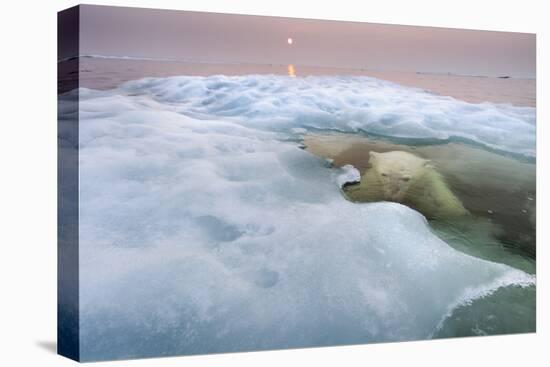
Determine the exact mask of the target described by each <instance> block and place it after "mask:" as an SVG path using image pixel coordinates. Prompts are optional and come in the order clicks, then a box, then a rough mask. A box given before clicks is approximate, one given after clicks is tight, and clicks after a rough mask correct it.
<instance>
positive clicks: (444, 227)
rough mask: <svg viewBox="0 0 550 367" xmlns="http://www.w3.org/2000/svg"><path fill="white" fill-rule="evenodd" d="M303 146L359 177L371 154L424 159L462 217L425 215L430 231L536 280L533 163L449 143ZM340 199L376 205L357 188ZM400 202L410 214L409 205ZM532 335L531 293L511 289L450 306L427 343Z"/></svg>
mask: <svg viewBox="0 0 550 367" xmlns="http://www.w3.org/2000/svg"><path fill="white" fill-rule="evenodd" d="M304 144H305V146H306V149H307V150H308V151H310V152H311V153H314V154H316V155H319V156H321V157H324V158H328V159H332V160H333V165H334V166H336V167H340V166H343V165H346V164H352V165H353V166H354V167H355V168H357V169H358V170H359V171H360V172H361V175H363V174H364V173H365V171H367V170H368V169H370V168H371V165H370V164H369V152H371V151H372V152H377V153H384V152H390V151H405V152H408V153H411V154H414V155H416V156H418V157H420V158H423V159H429V160H430V164H431V166H433V168H434V169H435V170H436V171H437V172H438V173H439V174H440V175H441V176H442V178H443V180H444V182H445V183H446V185H448V187H449V189H450V190H451V191H452V193H453V194H454V195H455V196H456V197H457V198H458V199H459V200H460V202H461V203H462V205H463V206H464V208H465V209H466V210H467V211H468V213H469V214H468V215H465V216H459V217H455V218H438V217H430V216H428V215H426V217H427V219H428V221H429V223H430V226H431V227H432V230H433V231H434V233H435V234H437V235H438V236H439V237H440V238H441V239H443V240H444V241H445V242H447V243H448V244H449V245H450V246H452V247H454V248H455V249H456V250H459V251H462V252H464V253H466V254H469V255H472V256H476V257H479V258H483V259H485V260H489V261H493V262H498V263H503V264H507V265H509V266H512V267H514V268H517V269H520V270H523V271H525V272H527V273H530V274H536V263H535V259H536V205H535V203H536V168H535V167H536V165H535V163H534V162H528V161H526V160H521V159H517V158H514V157H510V156H506V155H502V154H498V153H496V152H491V151H487V150H484V149H483V148H480V147H475V146H471V145H467V144H462V143H456V142H455V143H445V144H417V145H411V144H403V142H395V141H389V140H385V139H381V138H373V137H368V136H360V135H349V134H338V133H328V134H321V133H319V134H314V135H313V134H312V135H308V136H306V137H305V138H304ZM343 193H344V195H346V197H347V198H348V199H349V200H351V201H363V202H365V201H366V202H374V201H382V200H384V198H381V197H375V196H373V195H372V194H369V193H368V192H366V191H365V192H361V188H360V185H352V186H348V187H346V188H345V189H343ZM402 204H405V205H409V206H413V208H414V205H410V203H407V202H403V203H402ZM415 209H417V210H419V208H415ZM419 211H422V210H419ZM424 214H425V213H424ZM535 330H536V287H535V286H530V287H527V288H522V287H516V286H514V287H506V288H501V289H499V290H497V291H496V292H494V293H493V294H490V295H487V296H485V297H482V298H480V299H477V300H475V301H473V302H471V303H469V304H465V305H462V306H460V307H458V308H456V309H455V310H453V312H452V314H450V315H448V317H447V318H446V319H445V321H444V322H442V325H441V327H440V329H439V330H438V331H437V332H436V333H435V334H434V335H432V337H434V338H445V337H459V336H474V335H497V334H509V333H525V332H534V331H535Z"/></svg>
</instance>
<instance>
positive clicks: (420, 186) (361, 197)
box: [345, 151, 468, 219]
mask: <svg viewBox="0 0 550 367" xmlns="http://www.w3.org/2000/svg"><path fill="white" fill-rule="evenodd" d="M369 163H370V168H368V169H367V170H366V171H365V173H364V174H363V176H362V177H361V183H360V184H358V185H353V186H349V187H347V188H346V190H345V192H346V195H347V196H348V197H349V198H350V199H351V200H352V201H393V202H398V203H402V204H405V205H407V206H410V207H412V208H414V209H416V210H418V211H419V212H421V213H422V214H424V215H425V216H426V217H427V218H428V219H444V218H447V217H456V216H462V215H466V214H467V213H468V212H467V211H466V209H465V208H464V206H462V203H461V202H460V200H459V199H458V198H457V197H456V196H455V195H454V194H453V193H452V191H451V190H450V189H449V188H448V186H447V185H446V184H445V181H444V180H443V177H442V176H441V175H440V174H439V173H438V172H437V171H436V170H435V169H434V167H433V166H432V165H431V164H430V161H429V160H426V159H422V158H420V157H417V156H415V155H413V154H411V153H407V152H403V151H392V152H386V153H377V152H372V151H371V152H369Z"/></svg>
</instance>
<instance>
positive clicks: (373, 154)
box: [369, 150, 378, 158]
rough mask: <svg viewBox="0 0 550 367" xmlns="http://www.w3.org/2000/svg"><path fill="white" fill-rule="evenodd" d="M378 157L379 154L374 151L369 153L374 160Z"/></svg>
mask: <svg viewBox="0 0 550 367" xmlns="http://www.w3.org/2000/svg"><path fill="white" fill-rule="evenodd" d="M377 155H378V153H376V152H373V151H372V150H371V151H370V152H369V157H371V158H374V157H376V156H377Z"/></svg>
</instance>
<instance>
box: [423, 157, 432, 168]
mask: <svg viewBox="0 0 550 367" xmlns="http://www.w3.org/2000/svg"><path fill="white" fill-rule="evenodd" d="M422 166H424V167H426V168H433V165H432V160H431V159H426V160H424V163H423V164H422Z"/></svg>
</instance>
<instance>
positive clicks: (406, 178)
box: [401, 177, 411, 182]
mask: <svg viewBox="0 0 550 367" xmlns="http://www.w3.org/2000/svg"><path fill="white" fill-rule="evenodd" d="M410 179H411V178H410V177H402V178H401V180H403V181H405V182H407V181H409V180H410Z"/></svg>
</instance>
